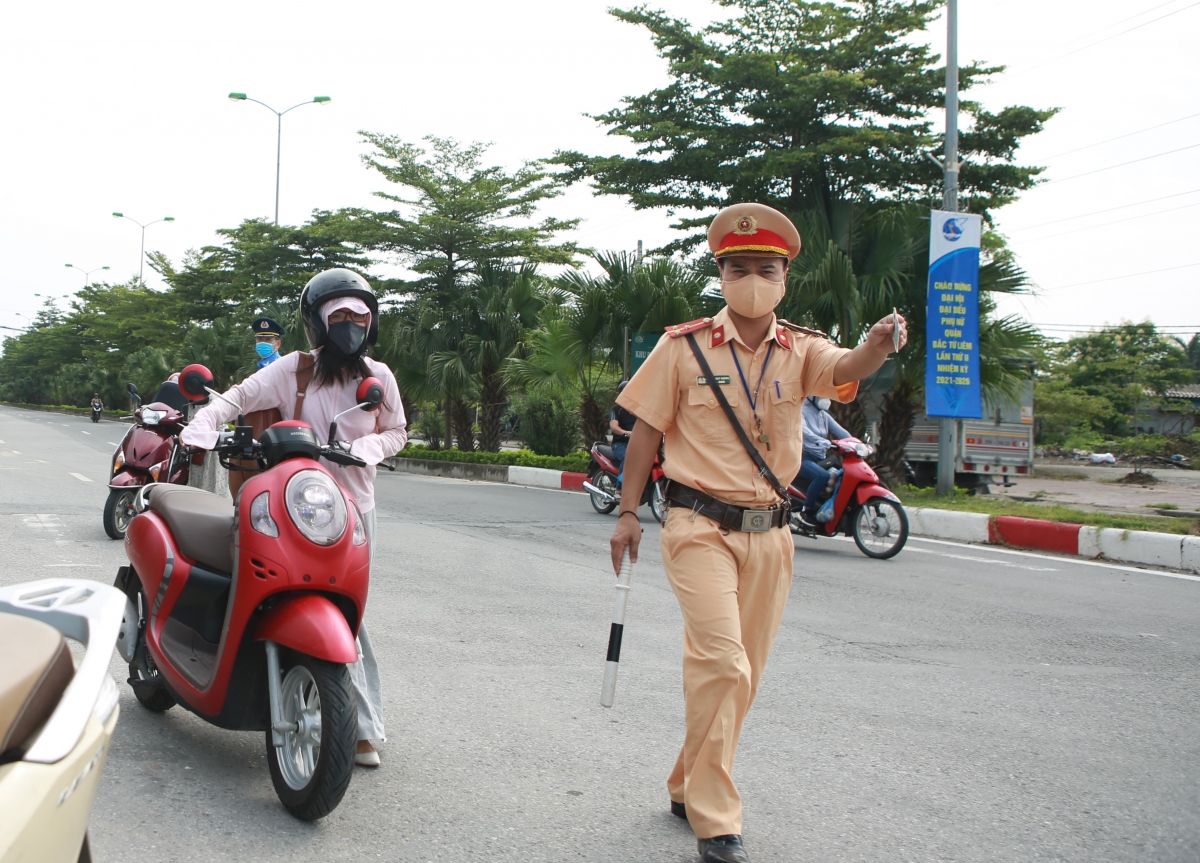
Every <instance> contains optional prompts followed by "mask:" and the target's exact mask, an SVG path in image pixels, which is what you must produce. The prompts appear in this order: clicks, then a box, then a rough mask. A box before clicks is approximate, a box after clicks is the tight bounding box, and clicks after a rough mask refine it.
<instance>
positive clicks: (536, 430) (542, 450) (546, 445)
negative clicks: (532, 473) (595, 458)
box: [518, 398, 579, 456]
mask: <svg viewBox="0 0 1200 863" xmlns="http://www.w3.org/2000/svg"><path fill="white" fill-rule="evenodd" d="M518 416H519V417H520V423H521V441H522V442H523V443H524V444H525V446H527V447H528V448H529V449H531V450H533V451H534V452H535V453H538V454H539V455H547V456H565V455H567V454H568V453H570V452H571V451H572V450H574V449H576V448H578V446H579V419H578V417H577V416H576V415H575V412H574V411H572V410H570V409H569V408H567V407H566V406H565V405H564V404H563V403H562V402H561V401H560V400H558V399H532V398H531V399H529V400H528V401H526V402H525V404H524V405H523V406H522V407H521V408H520V410H519V412H518Z"/></svg>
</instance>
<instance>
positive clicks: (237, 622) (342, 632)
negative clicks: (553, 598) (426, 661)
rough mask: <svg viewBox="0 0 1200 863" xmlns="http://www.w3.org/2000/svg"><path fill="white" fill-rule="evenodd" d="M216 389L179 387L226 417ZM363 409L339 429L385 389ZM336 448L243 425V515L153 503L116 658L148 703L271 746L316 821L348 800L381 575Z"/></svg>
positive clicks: (295, 795) (298, 807)
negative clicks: (358, 686) (363, 646)
mask: <svg viewBox="0 0 1200 863" xmlns="http://www.w3.org/2000/svg"><path fill="white" fill-rule="evenodd" d="M211 384H212V375H211V374H210V373H209V371H208V369H206V368H205V367H203V366H199V365H192V366H188V367H187V368H186V369H184V370H183V372H182V374H181V376H180V385H181V386H182V388H183V392H184V393H185V394H186V395H187V397H188V398H191V399H193V400H197V401H198V400H200V399H203V398H204V397H205V394H206V393H208V394H211V395H213V396H214V397H216V398H220V399H224V400H226V401H228V399H227V398H226V397H225V396H222V395H220V394H219V393H216V392H214V391H213V390H211V389H209V387H210V385H211ZM356 395H357V398H356V401H357V402H358V404H356V405H354V406H353V407H351V408H348V409H347V410H346V411H343V412H342V414H345V413H348V412H349V411H351V410H356V409H359V408H361V409H363V410H373V409H375V408H376V407H378V405H379V404H380V403H381V402H382V400H383V386H382V385H381V384H380V382H379V381H378V380H377V379H375V378H367V379H366V380H364V381H363V382H362V383H361V384H359V387H358V390H357V394H356ZM230 404H233V403H232V402H230ZM235 407H237V408H238V411H239V413H240V411H241V407H240V406H237V405H235ZM342 414H338V416H339V417H340V416H342ZM336 432H337V418H335V419H334V422H333V424H332V425H331V427H330V434H329V443H328V444H326V445H324V446H322V445H321V444H320V443H319V442H318V440H317V436H316V433H315V432H314V431H313V429H312V427H311V426H309V425H308V423H304V422H300V421H297V420H287V421H284V422H278V423H275V424H274V425H272V426H271V427H270V428H268V429H267V430H266V431H264V432H263V433H262V436H261V439H260V440H257V441H256V440H254V439H253V438H252V429H251V427H250V426H248V425H246V423H245V419H244V417H241V416H239V417H238V423H237V428H236V429H235V430H234V431H232V432H223V433H222V434H221V436H220V437H219V439H218V442H217V445H216V447H215V448H214V452H215V453H216V454H217V456H218V457H219V458H220V460H221V464H222V466H223V467H226V468H228V467H229V459H231V458H234V459H239V460H241V461H240V463H241V464H245V463H246V461H247V460H249V461H250V462H251V463H255V462H256V463H257V465H258V468H259V470H258V472H257V473H254V474H253V475H252V476H251V477H250V479H248V480H247V481H246V482H245V483H244V484H243V485H242V487H241V489H240V491H239V493H238V497H237V500H236V501H234V502H232V503H231V502H230V500H229V499H228V498H226V497H224V496H221V495H216V494H212V493H210V492H206V491H203V490H201V489H197V488H191V487H188V486H177V485H169V484H166V483H162V482H158V483H151V484H149V485H146V486H144V487H142V489H141V490H140V491H139V492H138V495H137V498H136V500H135V501H134V509H135V510H136V513H137V514H136V515H135V516H134V517H133V520H132V521H131V522H130V524H129V531H128V533H127V535H126V537H125V551H126V554H127V555H128V557H129V566H123V567H121V569H120V571H119V572H118V574H117V581H116V586H117V587H118V588H120V589H121V590H123V591H124V592H125V595H126V596H127V597H128V600H129V602H128V604H127V605H126V617H125V621H124V623H123V624H122V633H121V637H120V638H119V639H118V642H117V645H118V649H119V650H120V652H121V656H122V658H123V659H124V660H125V661H126V662H128V663H129V673H130V676H129V683H130V685H131V686H132V687H133V691H134V694H135V695H136V696H137V699H138V701H139V702H141V704H142V705H143V706H145V707H147V708H148V709H150V710H153V711H156V712H161V711H164V710H168V709H169V708H171V707H172V706H174V705H175V704H180V705H182V706H183V707H185V708H186V709H188V710H190V711H191V712H193V713H195V714H196V715H197V716H199V717H200V718H201V719H203V720H204V721H206V722H209V723H211V724H213V725H216V726H218V727H221V728H228V729H231V730H240V731H263V732H265V734H266V749H267V765H268V767H269V768H270V773H271V781H272V784H273V785H274V786H275V792H276V794H277V795H278V796H279V799H280V801H282V803H283V805H284V806H285V807H286V808H287V809H288V811H290V812H291V813H292V814H293V815H295V816H296V817H298V818H302V819H304V820H308V821H311V820H315V819H317V818H321V817H322V816H324V815H327V814H328V813H329V812H331V811H332V810H333V809H334V807H336V806H337V805H338V803H339V802H340V801H341V799H342V796H343V795H344V794H345V792H346V788H347V787H348V786H349V784H350V775H351V771H352V769H353V766H354V748H355V743H356V739H357V737H358V709H357V707H356V702H355V697H354V692H353V690H352V688H351V683H350V675H349V672H348V671H347V669H346V666H347V665H349V664H352V663H354V662H356V661H358V647H357V645H356V643H355V637H356V634H357V632H358V627H359V623H360V621H361V620H362V615H363V609H364V607H365V606H366V602H367V585H368V579H369V576H370V564H371V551H370V546H369V544H368V542H367V533H366V526H365V523H364V521H363V516H362V513H361V512H360V511H359V509H358V505H357V504H356V503H355V502H354V498H353V497H351V496H350V495H348V494H347V493H346V492H345V491H343V490H342V488H341V487H340V486H339V485H338V484H337V482H336V481H335V479H334V474H333V473H332V472H331V471H330V470H329V469H328V468H327V467H326V466H325V465H324V464H322V463H321V462H320V461H318V459H325V460H327V461H330V462H333V463H335V464H339V465H356V466H359V467H363V466H365V462H363V461H362V460H361V459H359V458H357V457H355V456H353V455H351V454H350V452H349V451H348V450H347V449H346V448H345V446H344V445H342V444H341V443H339V442H336V440H335V438H336ZM238 469H239V470H242V469H245V468H242V467H238Z"/></svg>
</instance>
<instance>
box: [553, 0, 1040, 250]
mask: <svg viewBox="0 0 1200 863" xmlns="http://www.w3.org/2000/svg"><path fill="white" fill-rule="evenodd" d="M717 2H718V3H719V4H720V5H721V6H723V7H727V8H729V9H731V10H734V12H735V14H734V15H733V16H732V17H730V18H729V19H727V20H723V21H719V22H717V23H714V24H711V25H709V26H707V27H703V28H695V27H693V26H691V25H690V24H688V22H686V21H683V20H680V19H676V18H672V17H670V16H669V15H667V14H666V13H664V12H660V11H654V10H652V9H649V8H647V7H638V8H636V9H629V10H622V9H616V10H613V13H612V14H613V15H615V16H616V17H617V18H619V19H621V20H622V21H626V22H628V23H631V24H636V25H638V26H641V27H645V28H646V29H647V30H648V31H649V33H650V35H651V38H652V40H653V42H654V46H655V48H656V49H657V51H658V53H659V56H661V57H662V58H663V59H665V60H666V61H667V63H668V74H669V75H670V77H671V82H670V83H669V84H668V85H667V86H666V87H663V88H661V89H658V90H653V91H651V92H649V93H646V94H644V95H640V96H631V97H628V98H626V99H625V100H624V101H623V104H622V106H621V107H619V108H615V109H613V110H611V111H609V112H607V113H605V114H601V115H599V116H597V117H596V118H595V119H596V120H598V121H599V122H600V123H601V124H603V125H604V126H607V127H608V129H609V134H612V135H619V136H621V137H625V138H628V139H629V140H631V141H632V142H633V143H634V144H636V146H637V154H636V155H635V156H633V157H626V156H621V155H612V156H592V155H587V154H583V153H578V152H559V153H557V154H556V156H555V158H554V160H553V161H555V162H557V163H558V164H560V165H562V166H565V168H566V171H565V176H566V177H567V178H568V179H569V180H572V181H580V180H585V179H586V180H590V181H591V182H592V184H593V185H594V187H595V188H596V189H597V191H599V192H601V193H603V194H615V195H622V196H626V197H628V198H629V200H630V201H631V202H632V203H633V205H634V206H635V207H636V208H638V209H647V208H655V207H665V208H668V210H669V211H671V212H672V213H679V214H681V218H680V219H679V221H678V222H677V223H676V225H675V227H677V228H680V229H682V230H685V231H688V232H689V233H688V234H687V235H686V236H685V237H683V238H682V239H680V240H679V241H677V242H676V243H674V244H673V247H674V248H684V249H687V248H691V247H692V246H693V245H695V244H696V243H698V242H700V241H701V239H702V237H703V234H702V232H697V231H696V230H695V229H697V228H701V227H703V226H705V225H706V224H707V222H708V221H709V219H710V218H711V214H712V213H713V212H714V211H715V210H717V209H718V208H720V207H722V206H725V205H726V204H727V203H730V202H735V201H760V202H762V203H766V204H771V205H774V206H776V207H778V208H779V209H782V210H784V211H785V212H789V213H797V212H800V211H801V210H803V209H805V208H810V207H823V206H824V205H825V203H826V202H827V201H829V200H844V201H853V202H857V203H869V202H875V201H908V200H919V201H925V202H928V201H931V200H935V199H937V198H939V197H940V190H941V186H942V173H941V170H940V169H939V168H938V167H937V166H935V165H934V164H932V163H931V162H930V161H929V160H928V158H927V154H928V153H930V152H931V151H935V150H938V149H940V148H941V146H942V136H941V135H940V134H939V133H937V132H936V131H935V130H934V127H933V121H932V118H933V117H934V116H935V113H934V112H936V110H937V109H938V108H940V107H941V105H942V102H943V99H944V89H943V82H944V69H943V68H942V67H939V66H938V65H937V62H938V59H939V58H938V57H937V55H936V54H935V53H934V52H933V51H932V50H931V49H930V48H929V47H927V46H925V45H923V44H921V38H920V34H921V31H922V30H924V29H925V28H926V27H927V26H928V25H929V24H930V22H931V21H932V19H933V18H934V17H935V16H936V15H937V14H938V13H939V11H940V10H941V8H942V6H943V5H944V4H942V3H941V2H934V0H848V2H842V3H832V2H810V0H717ZM1002 68H1003V67H986V66H982V65H979V64H975V63H971V64H967V65H965V66H962V67H961V68H960V71H959V80H960V86H961V89H962V90H964V91H968V90H970V88H971V87H972V86H973V85H974V84H976V83H978V82H980V81H981V80H983V79H985V78H986V77H987V76H988V75H990V74H993V73H995V72H998V71H1000V70H1001V69H1002ZM961 108H962V110H963V113H964V115H965V117H964V120H965V121H966V124H965V125H966V128H965V129H964V130H963V131H962V133H961V134H960V137H959V150H960V155H961V157H962V159H963V160H964V165H963V168H962V172H961V175H960V188H961V190H962V191H961V194H962V196H963V197H964V198H966V199H968V200H967V201H966V202H965V203H966V204H967V206H965V207H964V209H969V210H970V211H971V212H976V213H984V214H986V213H987V212H988V211H989V210H991V209H994V208H995V207H998V206H1001V205H1003V204H1005V203H1007V202H1008V201H1011V200H1012V199H1013V198H1014V197H1015V195H1016V194H1017V193H1018V192H1019V191H1021V190H1022V189H1027V188H1029V187H1030V186H1032V185H1033V184H1034V182H1035V178H1036V176H1037V174H1038V173H1039V172H1040V170H1041V169H1040V168H1036V167H1022V166H1018V165H1015V164H1013V160H1014V158H1015V152H1016V149H1017V147H1018V146H1019V144H1020V142H1021V139H1022V138H1024V137H1025V136H1027V135H1030V134H1032V133H1034V132H1037V131H1039V130H1040V129H1041V128H1042V124H1043V123H1044V122H1045V121H1046V120H1047V119H1048V118H1049V117H1051V116H1052V115H1053V113H1054V111H1052V110H1038V109H1034V108H1029V107H1025V106H1013V107H1008V108H1005V109H1003V110H1001V111H999V112H997V113H992V112H989V111H987V110H984V109H983V108H982V107H981V106H980V105H979V104H978V103H975V102H972V101H970V100H963V101H962V102H961Z"/></svg>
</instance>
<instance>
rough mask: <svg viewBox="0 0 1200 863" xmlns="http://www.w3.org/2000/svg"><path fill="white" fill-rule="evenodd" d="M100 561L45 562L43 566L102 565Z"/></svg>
mask: <svg viewBox="0 0 1200 863" xmlns="http://www.w3.org/2000/svg"><path fill="white" fill-rule="evenodd" d="M102 565H103V564H99V563H43V564H42V566H97V567H98V566H102Z"/></svg>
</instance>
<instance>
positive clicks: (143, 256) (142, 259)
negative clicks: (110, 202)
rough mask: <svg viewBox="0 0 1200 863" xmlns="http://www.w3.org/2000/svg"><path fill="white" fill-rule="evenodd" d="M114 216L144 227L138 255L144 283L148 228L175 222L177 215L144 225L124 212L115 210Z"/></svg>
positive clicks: (139, 279)
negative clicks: (140, 249) (143, 270)
mask: <svg viewBox="0 0 1200 863" xmlns="http://www.w3.org/2000/svg"><path fill="white" fill-rule="evenodd" d="M113 217H114V218H117V219H129V221H131V222H133V223H134V224H135V225H137V226H138V227H139V228H141V229H142V252H141V255H139V256H138V281H139V282H143V284H144V281H143V279H142V268H143V266H144V265H145V263H146V229H147V228H148V227H150V226H151V225H157V224H158V223H159V222H173V221H175V217H174V216H163V217H162V218H161V219H155V220H154V221H153V222H147V223H146V224H144V225H143V224H142V223H141V222H139V221H138V220H137V219H131V218H130V217H129V216H126V215H125V214H124V213H116V212H114V213H113ZM67 266H68V267H69V266H71V265H70V264H67ZM104 269H106V270H107V269H108V267H104Z"/></svg>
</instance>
